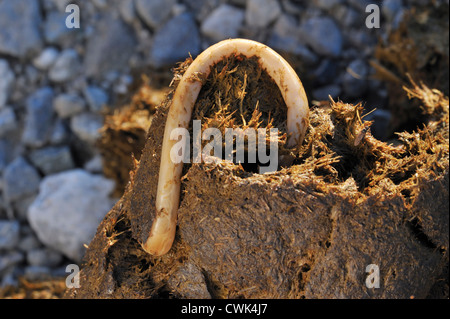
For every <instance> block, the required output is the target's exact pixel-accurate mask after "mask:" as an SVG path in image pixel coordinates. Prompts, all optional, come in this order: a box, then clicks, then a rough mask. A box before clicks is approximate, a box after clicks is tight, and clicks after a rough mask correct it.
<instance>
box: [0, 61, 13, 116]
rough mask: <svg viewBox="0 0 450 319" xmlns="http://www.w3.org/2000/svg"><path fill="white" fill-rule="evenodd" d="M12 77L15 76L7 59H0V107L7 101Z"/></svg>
mask: <svg viewBox="0 0 450 319" xmlns="http://www.w3.org/2000/svg"><path fill="white" fill-rule="evenodd" d="M14 79H15V76H14V73H13V71H12V70H11V68H10V67H9V64H8V61H6V60H3V59H0V109H2V108H3V107H4V106H5V105H6V102H8V98H9V95H10V92H11V90H12V87H13V84H14Z"/></svg>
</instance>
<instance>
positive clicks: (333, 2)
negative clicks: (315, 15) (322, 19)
mask: <svg viewBox="0 0 450 319" xmlns="http://www.w3.org/2000/svg"><path fill="white" fill-rule="evenodd" d="M342 2H343V0H314V5H315V6H316V7H317V8H320V9H322V10H325V11H327V12H330V11H331V10H334V9H336V8H337V7H340V6H343V5H342Z"/></svg>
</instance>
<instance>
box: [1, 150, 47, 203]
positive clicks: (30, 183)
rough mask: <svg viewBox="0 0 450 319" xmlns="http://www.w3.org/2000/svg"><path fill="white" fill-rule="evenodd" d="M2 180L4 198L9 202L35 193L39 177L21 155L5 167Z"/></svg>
mask: <svg viewBox="0 0 450 319" xmlns="http://www.w3.org/2000/svg"><path fill="white" fill-rule="evenodd" d="M2 181H3V185H2V188H3V196H4V199H5V200H6V201H7V202H8V203H11V202H13V201H16V200H19V199H22V198H24V197H26V196H28V195H32V194H34V193H36V192H37V191H38V189H39V183H40V181H41V177H40V176H39V174H38V172H37V171H36V169H35V168H34V167H33V166H31V165H30V164H28V162H27V161H26V160H25V159H24V158H23V157H18V158H16V159H15V160H14V161H12V162H11V163H9V164H8V166H6V167H5V170H4V172H3V180H2Z"/></svg>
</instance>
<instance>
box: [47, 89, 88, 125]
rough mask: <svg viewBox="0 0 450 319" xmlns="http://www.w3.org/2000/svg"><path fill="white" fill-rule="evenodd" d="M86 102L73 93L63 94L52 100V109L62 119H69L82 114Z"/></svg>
mask: <svg viewBox="0 0 450 319" xmlns="http://www.w3.org/2000/svg"><path fill="white" fill-rule="evenodd" d="M85 108H86V102H85V101H84V99H83V98H82V97H80V96H79V95H77V94H75V93H63V94H60V95H58V96H57V97H55V99H54V100H53V109H54V110H55V112H56V113H57V114H58V116H59V117H60V118H62V119H65V118H69V117H71V116H74V115H76V114H79V113H81V112H83V111H84V110H85Z"/></svg>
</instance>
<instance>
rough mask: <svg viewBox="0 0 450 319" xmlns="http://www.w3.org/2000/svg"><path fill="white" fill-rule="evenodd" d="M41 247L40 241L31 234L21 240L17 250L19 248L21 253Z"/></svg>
mask: <svg viewBox="0 0 450 319" xmlns="http://www.w3.org/2000/svg"><path fill="white" fill-rule="evenodd" d="M41 246H42V244H41V242H40V241H39V239H37V237H36V236H35V235H34V234H29V235H26V236H24V237H22V238H21V239H20V241H19V244H18V245H17V248H19V249H20V250H21V251H24V252H27V251H30V250H33V249H36V248H39V247H41Z"/></svg>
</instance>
